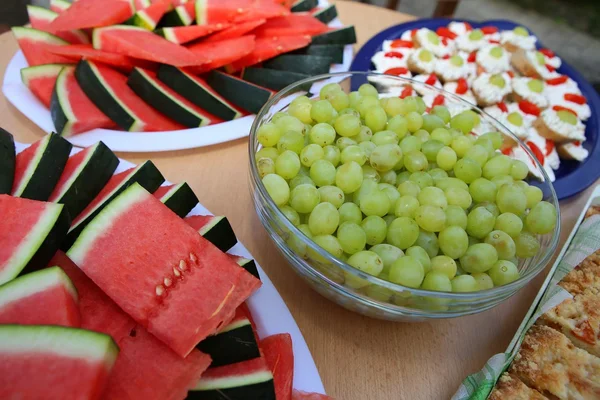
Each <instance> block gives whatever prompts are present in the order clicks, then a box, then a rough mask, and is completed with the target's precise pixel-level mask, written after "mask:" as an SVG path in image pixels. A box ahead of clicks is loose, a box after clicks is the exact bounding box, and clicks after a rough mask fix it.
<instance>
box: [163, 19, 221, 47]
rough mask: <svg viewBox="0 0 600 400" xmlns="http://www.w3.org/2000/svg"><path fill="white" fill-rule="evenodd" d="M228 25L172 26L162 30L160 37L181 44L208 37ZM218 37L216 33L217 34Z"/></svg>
mask: <svg viewBox="0 0 600 400" xmlns="http://www.w3.org/2000/svg"><path fill="white" fill-rule="evenodd" d="M228 26H229V24H228V23H222V24H221V23H219V24H214V25H190V26H173V27H165V28H162V35H163V36H164V38H165V39H167V40H168V41H170V42H173V43H178V44H183V43H188V42H191V41H192V40H196V39H198V38H201V37H204V36H207V35H210V34H212V33H214V32H218V31H221V30H223V29H226V28H227V27H228ZM217 35H218V33H217Z"/></svg>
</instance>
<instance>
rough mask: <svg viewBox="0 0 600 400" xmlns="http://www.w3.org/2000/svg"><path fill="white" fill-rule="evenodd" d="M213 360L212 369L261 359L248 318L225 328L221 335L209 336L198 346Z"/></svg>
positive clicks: (220, 332)
mask: <svg viewBox="0 0 600 400" xmlns="http://www.w3.org/2000/svg"><path fill="white" fill-rule="evenodd" d="M196 348H197V349H198V350H200V351H201V352H203V353H205V354H208V355H209V356H210V357H211V358H212V363H211V364H210V366H211V367H220V366H222V365H228V364H234V363H238V362H242V361H247V360H251V359H253V358H256V357H260V350H259V348H258V343H256V337H255V336H254V330H253V329H252V324H251V323H250V320H249V319H248V318H244V319H240V320H237V321H234V322H232V323H230V324H229V325H226V326H225V327H223V329H222V330H221V331H219V333H217V334H216V335H214V336H209V337H208V338H206V339H204V340H203V341H202V342H200V343H198V345H197V346H196Z"/></svg>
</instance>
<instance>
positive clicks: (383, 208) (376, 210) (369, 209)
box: [359, 189, 391, 217]
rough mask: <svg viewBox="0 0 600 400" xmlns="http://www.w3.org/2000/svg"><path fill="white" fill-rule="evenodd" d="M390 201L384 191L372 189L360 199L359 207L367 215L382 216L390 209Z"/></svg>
mask: <svg viewBox="0 0 600 400" xmlns="http://www.w3.org/2000/svg"><path fill="white" fill-rule="evenodd" d="M390 203H391V202H390V199H389V197H388V195H387V194H386V193H385V192H383V191H381V190H379V189H374V190H371V191H370V192H368V193H366V194H365V195H364V196H363V197H362V198H361V199H360V205H359V207H360V210H361V211H362V212H363V214H365V215H366V216H368V217H369V216H372V215H377V216H379V217H383V216H384V215H386V214H387V213H388V212H389V211H390V207H391V204H390Z"/></svg>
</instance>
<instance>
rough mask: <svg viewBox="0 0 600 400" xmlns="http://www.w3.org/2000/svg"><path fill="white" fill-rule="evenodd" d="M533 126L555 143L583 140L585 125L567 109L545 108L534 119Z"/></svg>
mask: <svg viewBox="0 0 600 400" xmlns="http://www.w3.org/2000/svg"><path fill="white" fill-rule="evenodd" d="M533 127H534V128H535V129H537V131H538V133H539V134H540V135H541V136H543V137H545V138H546V139H550V140H553V141H554V142H556V143H564V142H573V141H580V142H583V141H584V140H585V125H583V123H582V122H581V121H580V120H579V119H578V118H577V117H576V116H575V115H573V114H572V113H571V112H569V111H555V110H553V109H551V108H549V109H546V110H544V111H542V113H541V114H540V116H539V117H538V118H537V119H536V120H535V122H534V123H533Z"/></svg>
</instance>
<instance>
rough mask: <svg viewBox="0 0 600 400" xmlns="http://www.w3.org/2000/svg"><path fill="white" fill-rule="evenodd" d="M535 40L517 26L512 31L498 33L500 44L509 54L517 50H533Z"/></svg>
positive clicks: (525, 30) (526, 31)
mask: <svg viewBox="0 0 600 400" xmlns="http://www.w3.org/2000/svg"><path fill="white" fill-rule="evenodd" d="M535 42H537V38H536V37H535V36H533V35H530V34H529V31H528V30H527V29H525V28H523V27H522V26H517V27H516V28H515V29H513V30H512V31H503V32H502V33H500V43H502V45H503V46H504V47H505V48H506V50H508V51H510V52H514V51H517V50H535Z"/></svg>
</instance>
